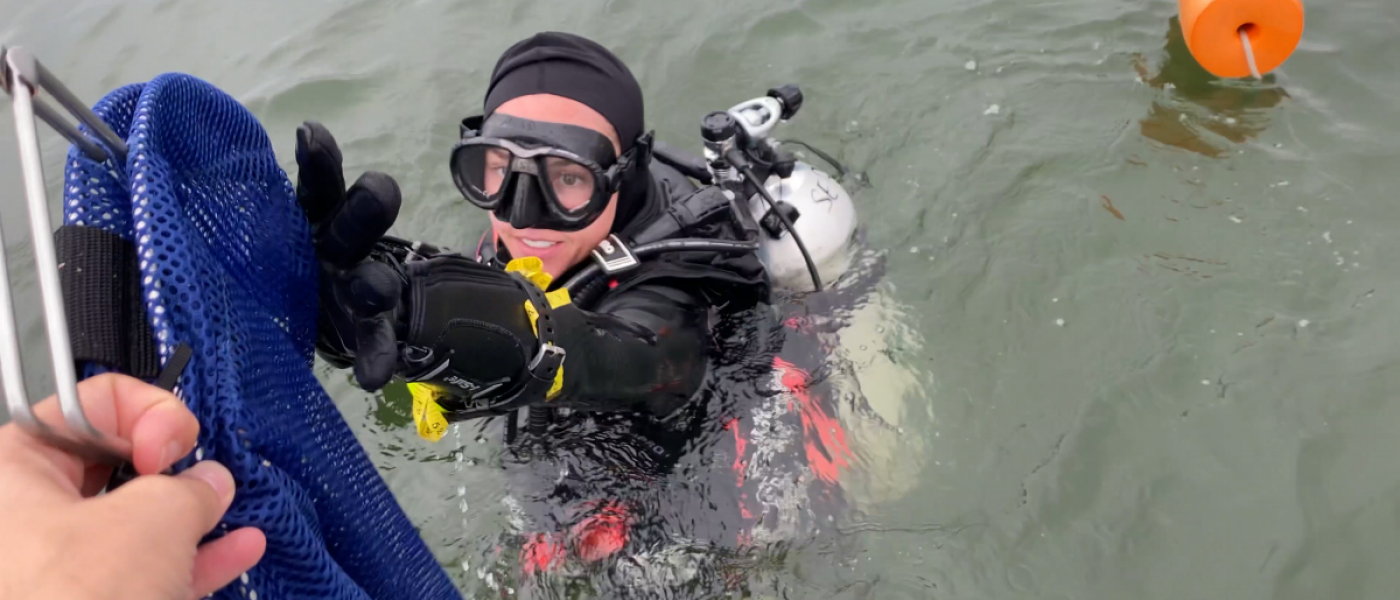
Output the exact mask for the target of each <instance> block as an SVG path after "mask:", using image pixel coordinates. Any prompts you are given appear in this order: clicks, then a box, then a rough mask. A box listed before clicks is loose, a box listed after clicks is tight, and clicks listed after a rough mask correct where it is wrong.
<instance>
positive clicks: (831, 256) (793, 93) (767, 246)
mask: <svg viewBox="0 0 1400 600" xmlns="http://www.w3.org/2000/svg"><path fill="white" fill-rule="evenodd" d="M801 107H802V91H801V90H800V89H798V88H797V86H795V85H785V86H782V87H778V88H773V89H770V90H768V94H767V95H765V96H763V97H760V98H754V99H752V100H748V101H746V102H742V103H740V104H737V105H735V106H734V107H732V108H730V109H729V110H727V111H724V112H714V113H710V114H709V115H707V116H706V117H705V119H704V120H703V121H702V124H701V135H702V137H704V140H705V160H706V162H707V166H708V170H709V172H710V175H711V176H712V177H713V178H714V181H715V182H717V183H718V184H719V185H721V186H722V187H725V188H726V189H730V190H733V191H734V192H735V193H736V194H738V196H739V197H740V198H744V199H745V200H744V201H742V202H741V203H740V207H739V208H741V209H742V211H741V212H742V213H743V215H741V219H742V217H745V216H746V217H747V219H746V220H749V221H751V222H752V223H756V224H757V225H758V234H759V240H758V243H759V248H758V256H759V259H760V260H761V261H762V262H763V265H764V266H765V267H766V268H767V270H768V274H769V277H770V278H771V279H772V281H773V285H774V287H776V288H779V289H786V290H791V291H799V292H809V291H819V290H821V289H822V287H823V285H822V282H823V281H834V280H835V279H837V278H838V277H840V276H841V275H842V274H843V273H845V271H846V269H847V268H848V267H849V266H850V264H851V261H852V258H851V252H852V246H853V242H854V240H855V235H856V225H857V217H856V209H855V203H854V202H852V200H851V196H850V194H849V193H847V192H846V189H845V188H844V187H842V186H841V184H840V183H839V182H837V181H836V179H835V178H833V177H832V176H831V175H830V174H828V173H826V172H824V171H822V170H820V169H817V168H816V167H813V166H812V165H811V164H808V163H806V162H803V161H800V160H797V159H796V157H795V156H793V155H792V154H791V153H789V152H786V151H784V150H782V149H781V146H782V145H783V144H784V143H785V142H781V141H779V140H778V139H777V138H775V137H773V132H774V130H775V129H777V126H778V124H779V123H780V122H784V121H787V120H789V119H791V118H792V117H793V116H794V115H796V114H797V111H798V109H800V108H801ZM786 143H793V144H798V145H802V146H805V147H807V148H808V149H810V150H812V152H813V153H815V154H817V155H818V156H820V157H822V158H823V159H824V160H826V161H827V162H829V163H831V164H832V166H833V167H835V168H836V169H837V170H838V171H840V172H841V173H842V174H845V173H846V169H845V167H843V166H842V165H841V164H840V163H839V162H837V161H836V160H835V159H833V158H831V156H830V155H828V154H826V153H824V152H822V151H820V150H817V149H816V148H813V147H811V146H809V145H807V144H805V143H803V142H801V141H798V140H789V141H788V142H786ZM760 181H761V182H762V185H761V186H759V182H760Z"/></svg>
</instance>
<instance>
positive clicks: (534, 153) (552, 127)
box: [450, 113, 645, 231]
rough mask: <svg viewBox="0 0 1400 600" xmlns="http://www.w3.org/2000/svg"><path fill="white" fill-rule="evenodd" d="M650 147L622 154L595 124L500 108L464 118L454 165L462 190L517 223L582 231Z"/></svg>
mask: <svg viewBox="0 0 1400 600" xmlns="http://www.w3.org/2000/svg"><path fill="white" fill-rule="evenodd" d="M644 137H645V136H644ZM644 145H645V141H642V142H639V143H638V144H637V145H635V146H633V148H632V149H630V150H628V151H627V152H626V153H624V154H623V155H622V157H621V158H620V159H619V158H617V156H616V154H615V153H614V151H613V145H612V142H611V141H609V140H608V138H607V137H606V136H604V135H603V134H601V133H598V132H597V131H593V130H592V129H588V128H585V127H576V126H573V125H564V124H561V123H549V122H544V121H532V120H529V119H521V118H518V117H512V116H509V115H503V114H499V113H498V114H494V115H492V116H491V117H490V118H488V119H486V120H485V121H484V122H482V121H481V117H470V118H467V119H464V120H463V121H462V140H461V141H460V142H458V143H457V145H456V146H455V147H454V148H453V149H452V159H451V165H450V166H451V168H452V179H453V181H454V182H456V184H457V189H458V190H461V192H462V195H463V196H466V198H467V200H468V201H470V202H471V203H472V204H474V205H476V206H478V207H480V208H483V209H486V210H489V211H491V212H492V213H494V214H495V215H496V218H497V219H500V220H501V221H504V222H507V223H510V226H511V227H514V228H516V229H529V228H539V229H553V230H557V231H577V230H580V229H583V228H584V227H588V226H589V225H591V224H592V223H593V221H595V220H597V219H598V216H599V215H601V214H603V210H604V209H606V208H607V206H608V201H609V200H610V199H611V198H612V195H613V194H614V193H615V192H617V190H618V188H619V187H620V186H621V185H622V182H623V180H624V179H625V177H626V175H627V174H628V172H629V171H631V169H632V166H633V164H634V163H635V156H636V154H637V148H640V147H643V146H644Z"/></svg>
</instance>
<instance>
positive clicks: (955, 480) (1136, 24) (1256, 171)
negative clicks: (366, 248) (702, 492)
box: [0, 0, 1400, 600]
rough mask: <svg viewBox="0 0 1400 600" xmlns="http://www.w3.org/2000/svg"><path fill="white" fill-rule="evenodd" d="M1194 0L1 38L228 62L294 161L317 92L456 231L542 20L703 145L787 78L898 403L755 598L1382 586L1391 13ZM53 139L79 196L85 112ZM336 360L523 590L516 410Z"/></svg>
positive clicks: (395, 452) (874, 384) (1399, 541)
mask: <svg viewBox="0 0 1400 600" xmlns="http://www.w3.org/2000/svg"><path fill="white" fill-rule="evenodd" d="M1175 6H1176V5H1175V3H1174V2H1170V1H1167V0H1147V1H1141V0H1139V1H1123V0H1061V1H1057V2H1045V1H1033V2H1022V1H1012V0H918V1H906V2H898V1H894V0H871V1H867V2H854V1H849V0H841V1H838V0H810V1H783V2H733V1H720V2H712V3H698V2H676V1H664V2H641V1H639V0H611V1H607V0H580V1H571V2H562V1H556V2H543V1H535V0H514V1H504V0H488V1H473V2H428V1H420V2H387V1H381V0H375V1H361V2H341V3H331V2H314V3H313V2H298V3H287V2H228V3H195V2H184V3H178V2H170V1H166V2H154V1H149V2H148V1H143V2H118V1H104V2H70V1H58V0H53V1H48V2H37V1H28V2H17V1H14V0H7V1H5V2H0V15H3V17H0V40H3V41H4V42H6V43H11V44H19V45H24V46H27V47H29V48H30V49H31V50H32V51H34V52H35V54H36V55H37V56H39V57H40V58H41V59H42V60H43V61H45V62H46V63H47V64H48V66H49V67H50V68H51V69H52V70H53V71H55V72H56V73H58V74H59V75H60V76H61V77H63V78H64V79H65V81H66V82H67V83H68V84H69V85H70V87H72V88H73V89H74V91H76V92H77V93H78V94H79V95H80V96H81V97H83V98H84V99H87V100H89V101H95V100H96V99H97V98H98V97H100V96H101V95H102V94H104V93H106V92H107V91H109V90H111V89H112V88H114V87H116V86H118V85H121V84H124V83H128V82H133V81H143V80H146V79H149V78H150V77H152V76H154V75H156V74H158V73H161V72H165V71H182V72H186V73H191V74H194V75H198V76H200V77H203V78H205V79H207V80H210V81H211V82H213V83H215V84H216V85H218V86H220V87H221V88H222V89H224V90H226V91H228V92H230V93H231V94H233V95H234V96H235V97H237V98H239V99H240V100H242V101H244V102H245V103H246V104H247V106H249V107H250V108H251V109H252V110H253V111H255V113H256V114H257V115H258V117H259V118H260V119H262V121H263V123H264V124H265V125H266V126H267V128H268V129H269V131H270V133H271V134H272V137H273V141H274V143H275V144H276V145H277V148H278V149H279V152H280V153H281V154H282V157H283V163H284V165H285V166H286V167H287V168H289V169H290V168H292V167H293V163H292V157H291V147H292V135H293V131H294V129H295V126H296V125H297V124H298V123H299V122H300V121H301V120H303V119H308V118H312V119H317V120H320V121H322V122H324V123H326V124H327V125H328V126H329V127H330V128H331V130H332V131H333V132H335V134H336V135H337V137H338V138H339V139H340V140H341V143H342V148H343V149H344V151H345V155H346V162H347V171H349V172H353V173H358V172H359V171H362V170H365V169H378V170H382V171H386V172H389V173H391V174H393V175H395V176H396V177H397V178H398V180H399V182H400V184H401V185H402V187H403V190H404V194H405V199H406V211H405V215H404V216H403V217H402V218H401V220H400V224H399V225H398V227H397V228H396V233H398V234H400V235H403V236H405V237H415V238H423V239H428V240H432V241H436V242H441V243H444V244H448V245H463V244H465V243H466V242H468V240H469V238H471V236H473V235H475V232H477V231H479V227H480V226H481V225H482V224H483V223H484V220H483V218H482V216H481V215H479V214H477V213H475V212H474V211H472V210H468V209H467V208H466V207H465V206H464V205H463V204H462V203H461V202H460V200H459V199H458V194H457V192H456V190H455V188H454V187H453V185H452V183H451V181H450V179H449V177H448V174H447V171H446V168H445V165H446V151H447V149H448V148H449V147H450V144H451V142H452V141H453V139H454V137H455V135H456V123H457V121H458V120H459V119H460V118H461V117H463V116H465V115H466V114H468V112H469V111H472V110H474V109H475V108H477V107H478V106H479V103H480V98H481V96H482V94H483V90H484V84H485V80H486V77H487V75H488V73H489V72H490V69H491V66H492V64H493V63H494V61H495V59H496V57H497V56H498V54H499V53H500V52H501V51H502V50H503V49H504V48H505V47H506V46H508V45H509V44H510V43H511V42H513V41H515V40H517V39H519V38H521V37H524V36H526V35H528V34H530V33H533V32H535V31H538V30H544V29H566V30H571V31H576V32H580V33H583V34H585V35H589V36H592V37H595V38H596V39H599V40H600V41H603V42H604V43H606V44H607V45H609V46H610V47H612V48H614V49H615V50H616V51H617V52H618V53H619V54H620V55H621V56H622V57H623V58H624V60H626V61H627V62H628V63H629V64H630V65H631V66H632V68H633V69H634V71H635V73H636V74H637V76H638V77H639V79H640V80H641V81H642V84H643V87H644V89H645V92H646V95H647V102H648V117H649V120H650V122H651V124H652V125H653V126H654V127H655V128H656V129H657V130H658V133H659V135H660V136H661V137H662V138H663V139H665V140H667V141H668V142H670V143H672V144H675V145H681V146H686V147H690V148H698V136H697V135H696V134H697V131H696V129H697V126H698V122H699V117H700V116H701V115H703V114H704V113H706V112H709V111H711V110H716V109H723V108H727V107H728V106H730V105H732V104H734V103H736V102H738V101H741V100H744V99H747V98H750V97H753V96H756V95H761V94H762V93H763V91H764V90H766V89H767V88H768V87H770V86H772V85H777V84H781V83H787V82H795V83H798V84H800V85H802V86H803V88H804V91H805V92H806V94H807V104H806V107H805V108H804V109H803V113H802V114H801V115H800V116H799V117H798V118H797V120H796V121H795V122H794V123H793V124H792V126H791V127H790V129H789V132H790V133H792V134H793V135H795V136H797V137H800V138H803V139H805V140H807V141H810V142H814V143H816V144H818V145H819V146H822V147H824V148H826V149H828V150H831V151H833V152H834V153H835V154H837V156H838V157H840V158H841V159H842V160H844V161H847V162H848V163H849V164H851V165H852V166H853V167H854V168H856V169H858V170H863V171H866V172H867V173H868V174H869V177H870V180H871V182H872V184H873V185H872V186H871V187H868V188H864V189H860V190H858V191H857V193H856V201H857V203H858V205H859V208H860V211H861V214H862V219H863V221H864V225H865V227H866V228H867V231H868V239H869V243H870V244H871V245H872V246H874V247H876V248H878V249H881V250H882V251H884V252H886V253H887V256H886V260H887V265H888V271H887V273H886V274H885V276H884V277H883V279H882V280H881V281H880V283H879V285H878V287H877V288H875V289H872V290H870V291H869V293H868V294H867V295H866V296H865V297H864V299H863V301H862V302H861V304H860V305H859V306H858V307H857V308H856V309H855V311H854V313H853V315H852V320H853V323H852V325H851V327H850V329H849V330H848V331H847V332H845V333H843V336H842V344H843V345H842V348H841V349H840V350H839V351H838V352H837V354H836V356H835V357H834V360H835V359H840V360H843V361H847V362H848V363H849V364H853V365H855V366H856V368H855V369H853V373H852V374H851V375H849V376H848V377H851V378H854V379H855V380H856V382H857V383H858V384H859V386H860V388H861V389H862V390H863V392H864V395H865V396H866V397H867V398H868V399H869V402H870V404H871V405H872V407H873V408H874V409H875V411H876V412H877V413H879V415H880V416H881V417H883V418H884V419H885V420H886V421H888V422H890V423H891V424H892V425H894V426H896V427H898V428H899V431H901V432H902V433H901V434H900V435H889V434H888V433H887V431H886V430H884V429H881V428H878V427H874V426H872V425H869V424H868V423H865V422H863V420H862V418H861V417H860V416H858V415H854V414H842V415H840V418H841V419H842V420H843V422H844V423H845V424H846V427H847V428H848V430H849V431H850V432H851V446H852V448H853V450H854V452H855V454H856V457H857V458H856V460H855V461H854V464H853V467H854V468H853V469H852V470H849V471H845V472H843V474H842V477H843V480H842V483H843V486H845V487H846V488H847V490H848V496H849V500H850V502H851V504H852V507H853V509H854V510H856V511H858V512H854V513H853V515H859V516H858V517H856V516H853V517H851V518H850V519H848V522H845V523H842V526H841V528H840V529H841V531H842V532H843V533H842V535H843V536H844V537H845V538H846V539H845V542H846V543H845V544H843V546H844V547H845V549H844V550H843V551H842V552H841V553H839V554H833V553H832V552H831V551H830V548H829V547H828V546H826V545H822V544H810V545H804V544H801V543H799V544H797V545H796V546H795V547H793V548H792V549H791V550H790V551H789V552H788V553H787V554H786V555H784V556H782V558H781V560H780V561H777V564H776V565H770V568H768V569H767V570H766V571H765V572H763V573H762V574H758V573H755V574H753V575H752V576H751V577H752V578H753V585H752V588H753V590H754V592H755V593H756V594H758V595H761V596H771V597H792V598H799V597H803V598H805V597H839V598H864V597H872V598H905V597H908V598H927V597H934V598H945V599H951V598H1012V597H1015V598H1038V599H1061V598H1063V599H1071V598H1073V599H1088V598H1135V599H1146V598H1163V599H1172V600H1176V599H1182V598H1277V599H1304V598H1308V599H1311V598H1338V599H1341V598H1393V597H1395V596H1396V595H1397V594H1400V571H1398V570H1396V569H1394V568H1393V564H1392V563H1393V561H1394V557H1395V556H1397V552H1400V460H1397V459H1396V458H1395V457H1396V456H1397V455H1400V436H1397V435H1395V434H1396V433H1397V431H1400V404H1397V403H1396V402H1395V401H1394V397H1393V396H1392V395H1391V394H1393V393H1395V390H1396V389H1400V387H1392V386H1400V341H1397V339H1396V336H1395V332H1396V331H1400V278H1397V277H1396V276H1395V271H1394V269H1392V268H1391V267H1390V265H1392V264H1394V263H1395V261H1396V260H1397V258H1400V242H1397V241H1396V239H1397V238H1396V236H1394V235H1393V233H1392V232H1393V231H1394V230H1395V228H1396V227H1397V226H1398V225H1400V210H1397V209H1396V208H1395V204H1394V194H1393V189H1394V187H1395V186H1396V185H1397V184H1400V141H1397V140H1398V139H1400V100H1397V97H1400V79H1397V77H1396V76H1395V72H1396V71H1395V68H1394V66H1393V65H1395V64H1397V63H1400V41H1397V40H1400V38H1397V37H1396V36H1395V32H1396V31H1397V30H1400V9H1397V8H1396V6H1397V5H1395V4H1394V3H1392V2H1390V1H1389V0H1354V1H1351V2H1345V3H1344V2H1339V1H1337V0H1325V1H1324V0H1311V1H1310V2H1309V3H1308V9H1309V12H1308V24H1307V31H1306V33H1305V40H1304V42H1303V44H1302V46H1301V47H1300V49H1299V50H1298V52H1297V53H1296V54H1295V55H1294V56H1293V58H1292V59H1291V60H1290V61H1289V62H1288V63H1287V64H1286V65H1285V66H1284V67H1283V68H1282V69H1281V70H1280V71H1278V72H1276V73H1275V74H1274V75H1273V76H1271V77H1270V78H1268V80H1267V81H1265V82H1263V83H1247V82H1221V81H1215V80H1212V79H1210V78H1209V77H1207V76H1206V75H1205V74H1204V73H1203V72H1201V71H1200V70H1199V68H1198V67H1195V66H1194V64H1193V62H1192V61H1191V59H1190V57H1189V56H1188V55H1187V54H1186V53H1185V50H1184V46H1183V45H1182V44H1181V42H1180V34H1179V30H1177V29H1176V28H1175V26H1174V25H1173V22H1172V16H1173V14H1174V12H1175ZM6 112H7V113H8V110H7V111H6ZM0 132H3V135H0V137H3V138H4V139H3V140H0V142H3V143H0V182H3V183H0V186H3V187H0V200H2V201H3V209H4V211H5V213H4V214H5V215H6V223H5V226H4V233H5V236H6V239H7V241H8V242H9V250H10V252H11V258H12V261H16V262H19V261H26V262H27V257H28V245H27V233H26V230H25V225H24V222H23V220H22V219H21V218H20V215H22V214H23V212H22V210H23V209H22V197H21V189H20V185H19V183H18V168H17V166H16V165H17V162H16V157H15V145H14V141H13V123H12V120H11V118H10V117H9V115H8V114H6V116H5V118H4V119H3V122H0ZM44 144H45V153H46V156H47V157H48V162H47V164H46V166H47V167H48V175H49V179H50V181H51V182H53V185H54V188H53V189H54V191H53V192H51V193H52V194H55V195H56V194H57V191H56V190H57V176H58V174H59V173H60V171H59V169H60V168H61V167H60V165H61V159H60V156H61V155H62V153H63V151H64V148H63V147H62V145H61V144H60V143H59V138H58V137H57V136H56V135H53V134H51V133H46V137H45V138H44ZM11 215H14V216H11ZM16 268H17V271H18V272H17V274H16V276H15V277H16V283H17V284H18V285H19V286H21V289H22V290H23V291H22V294H28V295H30V296H29V297H32V298H35V299H37V289H36V286H35V284H34V278H33V273H32V272H31V271H30V270H28V269H26V268H24V267H22V266H21V267H16ZM1387 273H1390V274H1389V275H1387ZM22 305H23V308H24V309H25V310H24V312H23V314H22V322H21V327H22V329H23V331H24V333H25V338H24V340H23V341H24V343H25V347H26V348H29V349H31V350H30V351H29V352H28V353H27V354H28V355H29V356H32V357H34V358H33V359H31V360H30V364H29V365H28V371H29V373H30V374H31V375H32V377H31V385H32V386H33V387H34V388H35V389H36V390H39V391H43V392H47V391H49V387H50V384H49V383H48V382H47V380H46V378H45V377H44V373H43V371H44V368H45V367H44V364H43V363H44V361H43V360H42V359H41V358H40V356H41V355H40V354H39V353H38V352H35V351H34V350H37V349H38V348H40V345H41V344H42V340H43V332H42V323H41V321H40V320H39V319H38V314H37V309H36V308H35V307H36V303H35V302H32V301H31V302H22ZM324 377H325V380H326V382H327V384H328V386H329V388H330V389H331V390H332V392H333V393H334V395H335V396H336V397H337V398H338V400H339V402H340V405H341V407H342V409H343V412H344V414H345V416H346V418H347V419H348V420H349V422H350V423H351V424H352V426H353V427H354V428H355V429H356V431H357V434H358V435H359V438H360V440H361V442H362V443H363V444H365V446H366V447H367V448H369V449H370V451H371V454H372V456H373V457H374V458H375V460H376V462H377V463H378V464H379V465H380V466H381V468H382V471H383V473H384V475H385V477H386V478H387V480H388V481H389V483H390V484H391V486H392V488H393V490H394V491H395V493H396V494H397V495H398V497H399V499H400V502H401V503H402V504H403V506H404V507H405V509H406V510H407V511H408V513H409V515H410V516H411V517H412V518H413V520H414V521H415V522H416V523H418V524H419V525H420V526H421V527H422V530H423V534H424V537H425V539H426V540H427V541H428V542H429V544H430V545H431V546H432V548H433V550H434V552H435V553H436V554H437V555H438V557H439V558H440V560H441V561H442V563H443V564H444V565H445V566H446V567H447V568H448V569H449V572H451V573H452V575H453V577H454V578H455V579H457V581H458V582H459V583H460V585H461V586H462V587H463V589H464V590H467V591H468V592H469V593H470V594H471V595H474V596H480V597H490V596H496V595H499V593H500V592H499V591H493V590H492V589H490V586H488V582H487V581H486V577H485V574H486V573H487V571H484V570H480V569H483V568H487V567H488V566H489V567H490V568H497V567H495V566H491V565H488V564H487V562H486V561H487V558H488V557H489V556H490V555H491V547H490V545H491V542H490V540H491V539H492V536H495V535H496V534H497V533H498V532H500V531H501V530H502V529H503V528H504V527H505V514H504V509H502V508H501V505H500V502H499V500H500V495H501V490H500V475H499V471H498V470H497V469H494V468H492V467H491V465H492V464H494V462H493V461H496V460H497V458H498V454H499V442H498V440H497V439H496V438H494V437H488V438H487V439H486V440H485V442H484V443H477V442H476V441H475V437H476V433H475V431H474V430H471V429H463V430H462V431H460V432H459V433H458V434H449V437H448V438H447V439H445V440H443V441H442V442H440V443H438V444H429V443H427V442H424V441H421V440H419V439H418V438H417V437H416V435H415V434H414V432H413V431H412V428H411V426H410V425H409V422H408V415H407V408H406V406H405V405H404V404H403V399H402V398H398V397H396V396H394V395H392V394H391V398H390V399H388V400H385V399H381V398H372V397H369V396H368V395H366V394H363V393H361V392H358V391H356V390H354V389H353V388H352V387H351V386H350V385H349V383H348V380H347V375H346V374H344V373H338V372H337V373H329V372H327V373H325V375H324ZM459 440H460V444H461V449H460V450H459V449H458V444H459ZM459 489H461V490H463V491H459ZM464 508H465V510H464ZM482 540H486V541H482ZM464 563H465V565H466V568H465V569H464V568H463V564H464ZM833 565H835V566H833ZM502 568H503V567H502ZM492 579H493V581H492V583H495V584H497V585H498V586H499V585H500V584H499V581H497V580H495V576H494V575H493V577H492Z"/></svg>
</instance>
